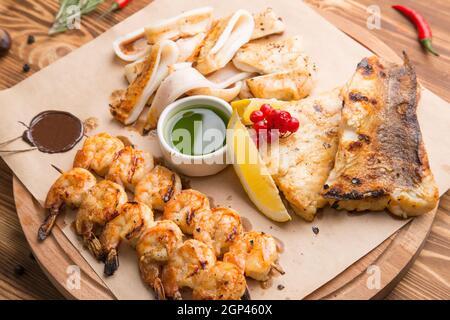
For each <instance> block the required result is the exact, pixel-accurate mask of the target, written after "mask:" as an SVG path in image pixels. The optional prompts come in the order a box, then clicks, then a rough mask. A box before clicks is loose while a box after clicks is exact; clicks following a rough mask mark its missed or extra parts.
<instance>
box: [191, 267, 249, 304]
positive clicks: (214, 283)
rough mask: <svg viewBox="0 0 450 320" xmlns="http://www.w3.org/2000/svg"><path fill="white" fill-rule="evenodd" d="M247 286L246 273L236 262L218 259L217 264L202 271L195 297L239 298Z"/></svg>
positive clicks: (215, 298)
mask: <svg viewBox="0 0 450 320" xmlns="http://www.w3.org/2000/svg"><path fill="white" fill-rule="evenodd" d="M246 287H247V282H246V281H245V277H244V274H243V273H242V271H241V270H240V269H239V268H238V267H237V266H236V265H234V264H232V263H228V262H222V261H217V262H216V264H215V265H214V266H213V267H212V268H210V269H208V270H203V271H201V272H200V274H199V276H198V278H197V280H196V285H195V287H194V290H193V292H192V298H193V299H201V300H239V299H241V297H242V296H243V295H244V293H245V290H246Z"/></svg>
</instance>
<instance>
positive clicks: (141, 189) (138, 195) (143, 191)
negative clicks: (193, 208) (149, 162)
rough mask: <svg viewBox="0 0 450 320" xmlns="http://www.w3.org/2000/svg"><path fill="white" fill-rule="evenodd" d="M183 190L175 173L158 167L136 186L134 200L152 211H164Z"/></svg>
mask: <svg viewBox="0 0 450 320" xmlns="http://www.w3.org/2000/svg"><path fill="white" fill-rule="evenodd" d="M181 189H182V187H181V179H180V177H179V176H178V175H177V174H176V173H175V172H173V171H170V170H169V169H167V168H165V167H162V166H156V167H154V168H153V170H152V171H150V173H149V174H147V175H146V176H145V177H144V178H143V179H142V180H141V181H140V182H139V183H138V184H137V185H136V188H135V191H134V198H135V200H136V201H141V202H143V203H145V204H146V205H148V206H149V207H150V208H152V209H155V210H160V211H162V210H163V209H164V206H165V204H166V203H167V202H168V201H169V200H170V199H172V197H173V196H175V195H176V194H177V193H179V192H180V191H181Z"/></svg>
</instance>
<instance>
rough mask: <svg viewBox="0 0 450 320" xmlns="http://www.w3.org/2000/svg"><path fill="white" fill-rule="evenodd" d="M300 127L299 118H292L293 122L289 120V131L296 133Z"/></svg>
mask: <svg viewBox="0 0 450 320" xmlns="http://www.w3.org/2000/svg"><path fill="white" fill-rule="evenodd" d="M299 127H300V122H298V119H297V118H291V120H289V122H288V125H287V128H288V131H290V132H292V133H294V132H295V131H297V130H298V128H299Z"/></svg>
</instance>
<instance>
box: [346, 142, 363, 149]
mask: <svg viewBox="0 0 450 320" xmlns="http://www.w3.org/2000/svg"><path fill="white" fill-rule="evenodd" d="M361 147H362V142H361V141H352V142H350V144H349V146H348V148H347V149H348V151H356V150H358V149H359V148H361Z"/></svg>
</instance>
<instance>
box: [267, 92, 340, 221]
mask: <svg viewBox="0 0 450 320" xmlns="http://www.w3.org/2000/svg"><path fill="white" fill-rule="evenodd" d="M341 108H342V99H341V98H340V95H339V90H338V89H336V90H333V91H331V92H327V93H323V94H320V95H317V96H311V97H309V98H306V99H303V100H300V101H292V102H289V103H288V106H287V107H285V108H283V109H284V110H287V111H289V112H290V113H291V115H292V116H293V117H296V118H297V119H298V120H299V122H300V128H299V130H298V131H297V132H295V133H293V134H292V135H290V136H289V137H287V138H283V139H280V141H279V143H278V144H274V143H272V144H270V145H268V153H267V154H268V157H267V158H266V159H264V160H265V163H266V164H267V166H268V169H269V172H270V173H271V175H272V177H273V178H274V180H275V183H276V184H277V186H278V188H279V189H280V190H281V191H282V192H283V194H284V196H285V198H286V200H287V201H288V202H289V203H290V204H291V207H292V208H293V210H294V211H295V213H297V214H298V215H299V216H301V217H302V218H303V219H305V220H307V221H312V220H313V219H314V216H315V214H316V212H317V209H319V208H322V207H323V206H325V205H326V204H327V203H328V201H327V200H326V199H325V198H324V197H323V196H322V187H323V184H324V183H325V181H326V180H327V177H328V174H329V173H330V171H331V169H332V168H333V164H334V156H335V154H336V150H337V145H338V136H337V134H338V128H339V121H340V113H341ZM263 158H264V157H263Z"/></svg>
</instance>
